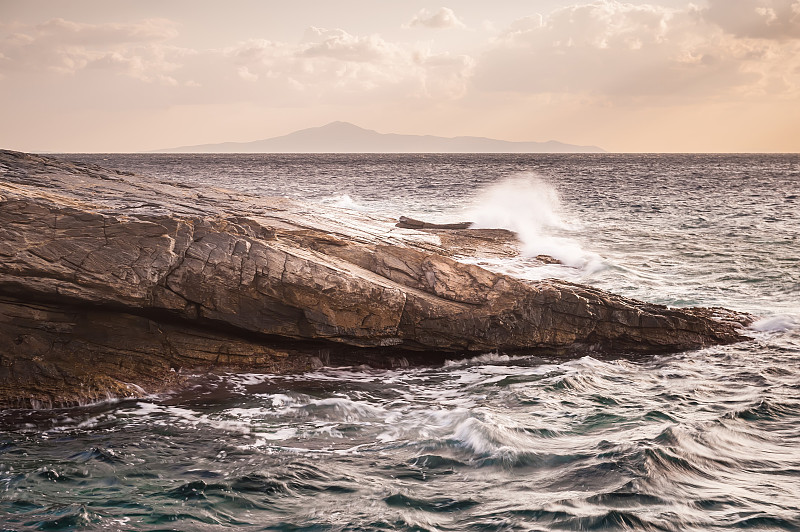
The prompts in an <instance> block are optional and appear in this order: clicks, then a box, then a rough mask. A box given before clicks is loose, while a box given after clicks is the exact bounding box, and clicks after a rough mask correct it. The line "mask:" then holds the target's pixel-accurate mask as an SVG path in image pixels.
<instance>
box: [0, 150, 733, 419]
mask: <svg viewBox="0 0 800 532" xmlns="http://www.w3.org/2000/svg"><path fill="white" fill-rule="evenodd" d="M431 229H433V230H431V231H418V230H413V229H402V228H397V227H395V226H394V220H389V219H383V218H379V217H374V216H370V215H366V214H362V213H353V212H350V211H348V212H344V211H342V210H338V209H335V208H331V207H323V206H319V205H313V204H306V203H301V202H295V201H292V200H289V199H286V198H263V197H257V196H253V195H246V194H240V193H234V192H231V191H226V190H221V189H213V188H201V187H187V186H185V185H179V184H174V183H169V182H155V181H153V180H150V179H148V178H145V177H142V176H135V175H132V174H128V173H124V172H115V171H111V170H106V169H103V168H99V167H95V166H86V165H80V164H73V163H69V162H65V161H60V160H56V159H52V158H47V157H40V156H34V155H27V154H21V153H16V152H8V151H2V152H0V405H20V406H26V405H31V404H37V403H40V404H65V403H70V402H77V401H82V400H90V399H93V398H100V397H104V396H105V395H106V394H114V395H117V396H120V395H123V396H124V395H136V394H139V393H143V392H150V391H156V390H160V389H163V388H164V387H165V386H170V385H173V384H175V383H177V381H178V380H179V378H180V372H181V371H185V370H197V369H202V368H248V369H259V370H261V371H269V372H288V371H302V370H304V369H308V368H311V367H315V366H317V365H319V364H320V363H323V362H327V361H328V360H330V359H331V357H332V359H333V360H334V361H336V360H339V361H346V362H348V363H360V362H368V363H371V364H375V365H384V366H392V365H398V364H404V363H407V361H408V360H413V361H415V362H419V361H426V360H427V361H431V362H440V361H441V360H442V358H443V357H445V356H449V355H448V354H454V353H459V354H463V353H470V352H474V353H477V352H486V351H489V350H500V351H542V352H546V353H552V354H577V355H582V354H584V353H585V352H586V351H587V350H602V351H610V352H619V353H623V352H627V353H632V352H635V353H649V352H662V351H675V350H684V349H692V348H697V347H701V346H705V345H710V344H717V343H729V342H734V341H737V340H740V339H741V336H740V335H739V333H738V329H737V327H739V326H740V325H741V322H743V321H746V319H747V318H746V317H743V316H738V315H734V314H733V313H727V314H726V313H725V312H724V311H720V310H708V309H680V310H678V309H668V308H666V307H663V306H659V305H651V304H647V303H643V302H640V301H634V300H631V299H626V298H622V297H618V296H615V295H612V294H609V293H606V292H603V291H600V290H596V289H593V288H590V287H586V286H579V285H575V284H570V283H566V282H562V281H554V280H548V281H541V282H526V281H521V280H518V279H514V278H511V277H508V276H505V275H501V274H497V273H493V272H490V271H487V270H485V269H482V268H480V267H478V266H474V265H469V264H463V263H461V262H458V261H457V260H455V259H454V258H453V256H455V255H458V254H463V253H464V250H472V251H477V252H480V247H481V246H480V245H477V246H476V243H478V244H480V243H481V242H482V243H483V244H482V245H483V246H484V247H491V246H490V245H489V244H487V242H489V241H491V240H492V233H491V232H484V233H480V232H476V233H470V230H468V229H463V228H458V230H457V231H451V230H447V231H445V232H446V233H447V236H445V235H444V234H442V235H440V234H437V231H436V229H437V228H431ZM459 235H461V236H459ZM504 235H505V234H504ZM494 236H495V237H497V236H500V235H494ZM505 236H506V237H507V236H508V235H505ZM499 240H501V241H502V240H503V239H502V238H501V239H499ZM499 248H500V249H501V250H503V251H502V252H503V253H508V252H510V251H509V250H512V251H513V249H514V248H513V247H512V246H511V244H509V242H507V241H504V242H501V243H500V244H499ZM454 250H457V252H454ZM459 356H460V355H459Z"/></svg>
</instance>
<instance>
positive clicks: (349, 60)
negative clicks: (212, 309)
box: [0, 0, 800, 152]
mask: <svg viewBox="0 0 800 532" xmlns="http://www.w3.org/2000/svg"><path fill="white" fill-rule="evenodd" d="M336 120H341V121H347V122H352V123H354V124H356V125H359V126H361V127H364V128H368V129H374V130H376V131H379V132H381V133H404V134H429V135H440V136H447V137H451V136H458V135H474V136H485V137H491V138H497V139H503V140H511V141H547V140H551V139H553V140H559V141H561V142H567V143H571V144H583V145H597V146H601V147H603V148H605V149H606V150H608V151H613V152H800V0H695V1H694V2H693V3H688V2H684V1H678V0H647V1H628V2H620V1H616V0H594V1H586V0H584V1H580V0H540V1H537V0H526V1H522V0H494V1H492V2H488V1H485V0H480V1H477V0H470V1H468V0H451V1H446V0H445V1H444V3H441V2H429V1H423V0H419V1H418V0H403V1H391V0H341V1H335V0H320V1H309V0H293V1H291V2H288V1H271V0H258V1H256V0H227V1H225V2H221V1H216V2H210V1H202V0H174V1H163V0H114V1H109V0H0V148H6V149H14V150H21V151H51V152H136V151H146V150H154V149H159V148H169V147H176V146H184V145H192V144H204V143H216V142H225V141H234V142H247V141H252V140H258V139H264V138H269V137H273V136H278V135H283V134H287V133H290V132H292V131H295V130H298V129H303V128H307V127H315V126H321V125H324V124H326V123H329V122H332V121H336Z"/></svg>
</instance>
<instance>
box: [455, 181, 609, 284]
mask: <svg viewBox="0 0 800 532" xmlns="http://www.w3.org/2000/svg"><path fill="white" fill-rule="evenodd" d="M475 203H476V204H475V206H474V207H472V208H471V209H468V211H467V215H468V217H469V219H470V220H473V222H474V225H473V227H474V228H476V229H508V230H509V231H514V232H515V233H517V236H518V237H519V239H520V240H521V242H522V253H523V255H525V256H527V257H536V256H537V255H550V256H551V257H554V258H556V259H558V260H560V261H561V262H562V263H563V264H564V265H566V266H571V267H573V268H580V269H591V270H594V269H595V268H597V267H598V266H599V265H600V264H602V258H601V257H600V255H598V254H597V253H594V252H591V251H587V250H585V249H584V248H583V247H582V246H581V244H580V243H579V242H577V241H576V240H574V239H572V238H567V237H563V236H557V235H555V234H553V232H555V231H569V230H572V229H574V227H573V226H572V225H571V224H570V223H568V222H567V221H566V220H565V219H564V211H563V209H562V207H561V200H560V199H559V196H558V192H557V191H556V189H555V188H554V187H553V186H552V185H550V184H549V183H547V182H546V181H544V180H543V179H541V178H539V177H537V176H535V175H533V174H521V175H518V176H516V177H512V178H509V179H506V180H505V181H502V182H500V183H496V184H494V185H492V186H490V187H489V188H487V189H485V190H483V191H482V192H481V193H479V194H478V196H477V198H476V200H475Z"/></svg>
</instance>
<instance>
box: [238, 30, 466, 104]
mask: <svg viewBox="0 0 800 532" xmlns="http://www.w3.org/2000/svg"><path fill="white" fill-rule="evenodd" d="M224 56H225V57H226V58H228V60H229V61H231V62H232V64H233V66H234V67H235V68H237V72H238V75H239V77H241V78H242V79H247V80H250V81H254V80H256V79H258V80H259V82H261V83H263V84H264V85H265V86H269V88H270V90H271V91H273V93H275V94H281V93H282V94H284V95H287V94H292V95H294V96H302V97H303V98H311V99H314V100H315V101H330V100H335V99H339V100H340V101H341V100H343V99H344V100H349V101H351V102H354V103H355V102H359V101H361V102H363V101H365V100H366V99H370V98H375V99H380V98H384V99H386V98H400V99H403V98H425V99H429V98H445V99H453V98H459V97H461V96H463V95H464V94H465V92H466V90H467V86H468V83H469V80H470V78H471V75H472V72H473V69H474V63H475V62H474V60H473V59H472V58H471V57H468V56H466V55H459V54H448V53H440V54H435V53H432V52H431V51H430V50H428V49H425V48H421V47H418V46H409V45H400V44H397V43H392V42H389V41H386V40H385V39H383V38H381V37H380V36H378V35H353V34H350V33H348V32H347V31H345V30H342V29H338V28H337V29H325V28H317V27H311V28H308V30H307V31H306V33H305V36H304V38H303V40H302V41H301V42H300V43H298V44H290V43H282V42H275V41H267V40H249V41H245V42H242V43H239V44H238V45H236V46H234V47H230V48H228V49H226V50H225V51H224Z"/></svg>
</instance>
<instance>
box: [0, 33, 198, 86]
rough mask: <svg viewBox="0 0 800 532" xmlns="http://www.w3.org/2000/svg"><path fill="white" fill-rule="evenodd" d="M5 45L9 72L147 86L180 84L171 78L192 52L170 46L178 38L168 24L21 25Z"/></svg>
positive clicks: (1, 50) (2, 51)
mask: <svg viewBox="0 0 800 532" xmlns="http://www.w3.org/2000/svg"><path fill="white" fill-rule="evenodd" d="M15 29H16V30H17V31H16V32H15V33H11V34H9V35H6V36H5V38H3V40H2V41H0V56H2V57H3V58H4V60H3V63H2V64H3V67H4V69H8V70H10V71H26V70H41V69H45V70H51V71H55V72H59V73H62V74H75V73H77V72H79V71H82V70H109V71H113V72H116V73H122V74H125V75H128V76H131V77H134V78H138V79H140V80H143V81H148V82H149V81H161V82H164V83H167V84H175V83H177V82H176V81H175V79H174V78H172V77H171V76H169V75H168V73H169V72H171V71H173V70H175V69H177V68H178V67H179V64H178V63H177V62H176V60H179V58H180V57H182V56H185V55H187V54H190V53H191V51H189V50H185V49H181V48H178V47H174V46H170V45H168V44H166V41H169V40H170V39H173V38H175V37H176V36H177V35H178V31H177V27H176V25H175V24H173V23H172V22H170V21H168V20H165V19H151V20H144V21H142V22H139V23H134V24H114V23H107V24H83V23H77V22H71V21H67V20H64V19H60V18H56V19H51V20H48V21H46V22H44V23H42V24H37V25H32V26H20V25H16V27H15Z"/></svg>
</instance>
